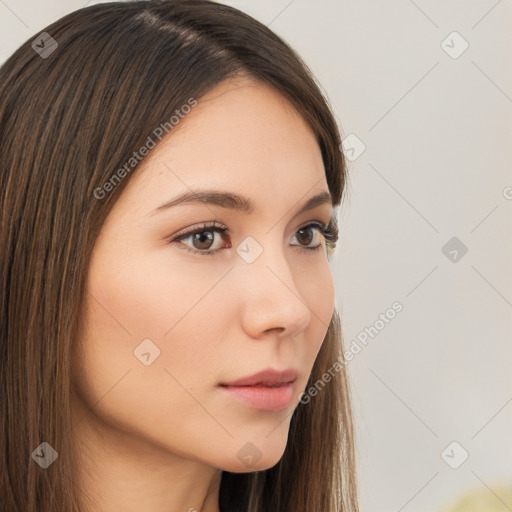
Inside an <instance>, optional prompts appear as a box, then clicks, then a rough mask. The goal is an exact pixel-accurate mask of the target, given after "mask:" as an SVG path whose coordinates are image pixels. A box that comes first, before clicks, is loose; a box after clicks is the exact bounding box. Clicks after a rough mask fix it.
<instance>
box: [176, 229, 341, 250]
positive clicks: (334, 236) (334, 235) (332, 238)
mask: <svg viewBox="0 0 512 512" xmlns="http://www.w3.org/2000/svg"><path fill="white" fill-rule="evenodd" d="M308 228H316V229H317V230H318V231H319V232H320V234H321V235H322V237H323V238H324V239H325V241H326V245H327V246H328V247H329V248H331V249H332V248H334V245H335V244H336V241H337V240H338V229H337V228H336V227H331V225H329V226H325V225H324V224H322V223H319V222H312V223H310V224H307V225H305V226H303V227H301V228H299V229H298V230H297V231H300V230H303V229H308ZM206 231H211V232H215V233H225V232H226V231H228V228H226V227H222V226H218V225H216V224H215V222H213V223H206V224H203V225H202V226H200V227H198V228H195V229H192V230H190V231H186V232H185V233H182V234H181V235H178V236H177V237H175V238H173V239H172V240H170V241H169V243H170V244H171V243H175V242H180V241H181V240H183V239H185V238H188V237H190V236H193V235H196V234H198V233H204V232H206ZM183 246H184V247H183V249H184V250H186V251H188V252H191V253H193V254H200V255H202V256H215V255H216V254H217V253H219V252H220V251H221V250H222V249H216V250H213V251H207V250H204V251H200V250H198V249H192V248H191V247H190V246H188V245H185V244H183ZM296 247H299V250H301V251H318V250H319V249H320V248H321V247H323V244H321V243H320V244H319V245H317V246H316V247H303V246H300V245H298V246H296Z"/></svg>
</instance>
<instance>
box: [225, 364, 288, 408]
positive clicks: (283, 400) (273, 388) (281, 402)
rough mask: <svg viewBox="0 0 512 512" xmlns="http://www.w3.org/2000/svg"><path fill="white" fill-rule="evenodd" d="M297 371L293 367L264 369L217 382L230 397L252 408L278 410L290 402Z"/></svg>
mask: <svg viewBox="0 0 512 512" xmlns="http://www.w3.org/2000/svg"><path fill="white" fill-rule="evenodd" d="M297 377H298V372H297V371H296V370H294V369H289V370H285V371H282V372H277V371H275V370H264V371H263V372H259V373H257V374H254V375H251V376H249V377H243V378H241V379H237V380H235V381H232V382H228V383H221V384H219V387H220V389H221V390H222V391H223V392H225V393H227V394H228V395H229V396H231V397H232V398H235V399H236V400H238V401H240V402H242V403H244V404H245V405H249V406H250V407H252V408H254V409H260V410H267V411H280V410H282V409H286V408H287V407H288V406H289V405H290V402H291V399H292V395H293V388H294V384H295V381H296V380H297Z"/></svg>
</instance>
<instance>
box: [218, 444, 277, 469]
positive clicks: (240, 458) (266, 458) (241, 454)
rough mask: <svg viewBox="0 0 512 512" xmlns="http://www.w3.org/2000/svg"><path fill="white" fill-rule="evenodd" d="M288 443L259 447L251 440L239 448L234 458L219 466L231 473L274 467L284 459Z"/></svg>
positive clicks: (223, 461) (224, 461)
mask: <svg viewBox="0 0 512 512" xmlns="http://www.w3.org/2000/svg"><path fill="white" fill-rule="evenodd" d="M285 448H286V444H284V445H282V446H279V447H275V446H270V447H266V448H258V447H257V446H256V445H255V444H253V443H251V442H247V443H245V444H244V445H243V446H241V447H240V448H238V449H237V450H236V453H235V457H234V458H230V459H228V460H226V459H224V460H222V461H221V463H220V465H217V467H218V468H220V469H222V470H223V471H228V472H230V473H253V472H255V471H265V470H267V469H270V468H272V467H274V466H275V465H276V464H278V463H279V461H280V460H281V459H282V457H283V454H284V450H285Z"/></svg>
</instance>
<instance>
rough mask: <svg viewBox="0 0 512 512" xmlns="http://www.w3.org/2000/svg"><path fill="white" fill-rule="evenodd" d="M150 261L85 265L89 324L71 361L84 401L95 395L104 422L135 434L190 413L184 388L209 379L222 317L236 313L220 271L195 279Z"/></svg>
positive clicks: (212, 380) (193, 408)
mask: <svg viewBox="0 0 512 512" xmlns="http://www.w3.org/2000/svg"><path fill="white" fill-rule="evenodd" d="M149 261H150V260H149V258H144V259H141V260H139V261H135V260H125V261H124V262H123V268H121V267H120V266H119V265H118V266H117V267H116V266H115V265H114V262H113V261H109V260H108V259H105V260H104V264H103V265H102V266H101V267H99V266H96V267H92V271H91V274H90V279H89V294H88V296H87V298H88V318H89V325H88V328H87V332H86V335H85V338H84V342H83V343H84V344H83V347H84V353H83V357H82V359H81V360H80V361H79V364H78V370H79V374H80V375H81V376H82V378H81V380H80V382H81V384H80V387H81V389H82V392H81V394H82V396H86V397H87V402H88V403H89V405H91V406H92V405H94V404H95V403H96V402H98V401H100V400H101V402H100V404H99V405H98V407H96V409H97V412H98V413H100V414H102V416H103V417H104V418H105V419H108V420H109V421H110V422H117V421H121V422H122V424H123V428H126V426H127V425H128V424H130V425H131V426H135V425H139V428H140V430H141V431H143V430H144V431H145V430H146V429H148V426H149V425H151V424H152V425H158V424H161V422H162V421H167V422H171V423H172V421H173V419H172V418H171V417H170V416H172V415H170V414H169V411H176V410H179V411H180V415H179V416H180V417H183V415H187V416H188V417H192V416H193V415H194V413H195V414H197V402H195V401H194V400H193V399H192V397H191V395H190V393H196V392H197V393H199V394H200V393H201V392H204V390H205V389H206V388H208V387H209V386H210V385H211V386H214V385H215V384H216V382H217V374H218V368H219V367H221V364H220V363H221V361H219V359H220V358H221V355H220V352H219V351H220V348H221V345H222V342H223V341H224V342H225V341H226V339H224V340H223V336H224V337H226V336H228V332H227V329H228V325H227V322H226V321H225V320H224V319H226V318H230V319H231V320H232V318H233V315H234V314H235V313H234V311H231V310H230V308H234V307H235V305H234V304H233V302H232V301H230V300H229V296H230V294H229V293H228V292H227V290H226V285H225V283H222V285H220V284H221V283H220V280H221V279H222V276H223V275H224V272H211V271H210V272H208V273H204V274H205V275H204V276H203V275H201V276H199V275H198V273H197V272H190V269H189V270H188V271H187V272H185V271H184V270H183V269H179V268H177V267H176V265H175V266H174V268H173V270H172V272H171V271H169V270H168V269H167V270H166V268H165V266H164V267H162V265H159V264H157V263H155V261H154V260H153V261H152V263H151V264H150V263H148V262H149ZM191 274H192V275H191ZM217 274H218V275H217ZM216 284H219V285H220V286H216ZM144 340H146V341H144ZM147 340H151V341H147ZM134 351H135V354H134ZM148 354H149V355H148ZM144 361H145V362H146V363H149V364H148V365H145V364H144ZM225 363H226V361H224V364H225ZM199 375H200V376H201V379H200V380H199V381H200V384H201V387H202V389H199V385H198V382H199V381H198V376H199ZM77 376H78V375H77ZM102 397H103V398H102ZM167 426H168V427H169V428H170V427H172V425H171V424H168V425H167ZM178 426H179V425H175V427H178ZM147 431H151V429H149V430H147Z"/></svg>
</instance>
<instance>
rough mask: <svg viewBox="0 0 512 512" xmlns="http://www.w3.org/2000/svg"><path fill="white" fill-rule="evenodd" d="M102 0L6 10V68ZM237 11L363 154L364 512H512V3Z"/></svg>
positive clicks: (346, 0)
mask: <svg viewBox="0 0 512 512" xmlns="http://www.w3.org/2000/svg"><path fill="white" fill-rule="evenodd" d="M93 3H98V2H94V1H93V2H89V3H88V4H86V3H85V2H83V1H82V2H80V1H76V0H66V1H63V0H47V1H45V2H38V1H35V0H30V1H29V0H0V19H1V25H0V27H1V30H0V62H3V61H4V60H5V59H6V58H7V57H8V56H9V55H10V54H11V53H12V52H14V51H15V49H16V48H17V47H18V46H19V45H20V44H21V43H23V42H24V41H25V40H26V39H29V38H31V37H32V36H34V35H37V34H38V33H39V32H38V31H42V29H43V28H44V27H45V26H47V25H48V24H50V23H52V22H53V21H55V20H57V19H58V18H60V17H61V16H63V15H65V14H67V13H69V12H71V11H74V10H76V9H79V8H81V7H84V6H85V5H92V4H93ZM225 3H228V4H229V5H232V6H234V7H237V8H239V9H241V10H243V11H245V12H247V13H248V14H250V15H252V16H254V17H255V18H257V19H259V20H260V21H262V22H263V23H265V24H266V25H269V26H270V28H271V29H273V30H274V31H275V32H277V33H278V34H279V35H281V36H282V37H283V38H284V39H286V40H287V41H288V42H289V43H290V44H291V45H292V46H293V47H294V48H295V49H296V50H297V51H298V52H299V53H300V54H301V55H302V57H303V58H304V60H305V61H306V63H307V64H308V65H309V67H310V68H311V69H312V71H313V72H314V74H315V75H316V77H317V79H318V80H319V82H320V84H321V86H322V88H323V90H324V91H325V93H326V95H327V97H328V98H329V100H330V102H331V105H332V107H333V110H334V112H335V114H336V117H337V119H338V122H339V127H340V130H341V132H342V135H343V137H344V146H343V149H344V151H345V154H346V155H347V156H348V157H349V159H350V161H349V164H348V165H349V176H348V185H347V186H348V195H347V196H346V201H345V203H344V205H343V207H342V209H341V210H340V230H341V234H340V240H339V242H338V249H337V251H336V255H335V257H334V259H333V261H332V263H331V268H332V271H333V275H334V278H335V283H336V295H337V306H338V309H339V310H340V313H341V319H342V325H343V329H344V337H345V345H346V349H349V348H350V347H351V346H353V347H354V345H353V342H356V341H357V339H358V338H357V337H358V336H359V337H360V338H361V337H362V336H364V333H365V332H366V333H367V338H368V339H367V344H366V346H365V345H364V344H362V343H361V342H358V341H357V343H358V345H359V347H360V350H359V352H358V353H357V354H355V355H354V358H353V360H352V361H351V362H350V363H349V365H348V367H347V371H348V373H349V376H350V379H351V384H352V391H353V398H354V404H353V405H354V416H355V421H356V430H357V438H356V441H357V453H358V476H359V489H360V495H361V510H362V511H368V512H383V511H392V512H402V511H404V512H413V511H415V512H427V511H428V512H432V511H438V512H440V511H444V510H448V508H449V507H450V506H452V505H453V504H454V503H455V502H456V501H457V500H458V499H459V498H461V497H462V496H463V495H464V494H466V493H469V492H471V491H474V490H478V489H481V490H483V491H484V492H485V493H486V494H487V497H488V505H487V508H481V509H478V510H479V511H480V510H482V511H483V510H490V509H491V507H495V508H492V510H500V511H501V510H503V511H505V510H511V511H512V503H510V501H507V498H506V497H505V495H504V494H503V492H504V491H503V486H506V485H508V486H512V436H511V435H510V432H512V430H511V427H512V372H511V365H512V344H511V332H512V271H511V266H512V265H511V264H512V237H511V234H512V229H511V228H512V172H511V163H512V150H511V145H512V144H511V143H512V68H511V66H510V62H511V55H512V30H511V28H512V2H511V0H499V1H496V0H489V1H488V0H485V1H484V0H464V1H462V0H458V1H455V0H450V1H445V2H434V1H426V0H415V1H413V0H390V1H388V2H382V1H379V0H337V1H334V0H332V1H329V0H321V1H315V2H313V1H312V0H292V1H290V0H284V1H277V0H273V1H271V0H264V1H263V0H262V1H258V2H254V1H252V2H251V1H248V0H247V1H229V2H228V1H226V2H225ZM454 32H456V33H455V34H454ZM466 46H467V48H466ZM34 94H37V92H36V91H35V92H34ZM446 244H449V245H448V246H446ZM445 246H446V247H445ZM396 301H398V302H400V304H402V306H403V310H402V311H401V312H400V313H398V314H396V316H395V317H394V318H393V319H392V320H390V321H389V323H385V324H382V322H378V320H379V315H381V314H385V312H386V310H388V309H389V308H391V306H392V304H393V303H394V302H396ZM371 326H374V327H375V330H374V331H372V335H371V336H370V335H368V332H369V331H368V330H367V331H365V329H369V328H370V327H371ZM375 331H378V332H377V333H376V334H375ZM361 347H362V348H361ZM355 351H357V349H356V348H354V352H355ZM453 442H456V443H457V444H455V445H454V444H452V443H453ZM466 452H467V454H468V456H467V459H466V460H465V461H464V462H462V463H461V461H462V460H463V459H464V457H465V453H466ZM458 464H460V465H459V466H458V467H457V468H456V469H454V467H452V466H457V465H458ZM505 502H506V503H505ZM475 510H477V509H475ZM312 512H317V511H312ZM318 512H319V511H318Z"/></svg>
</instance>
